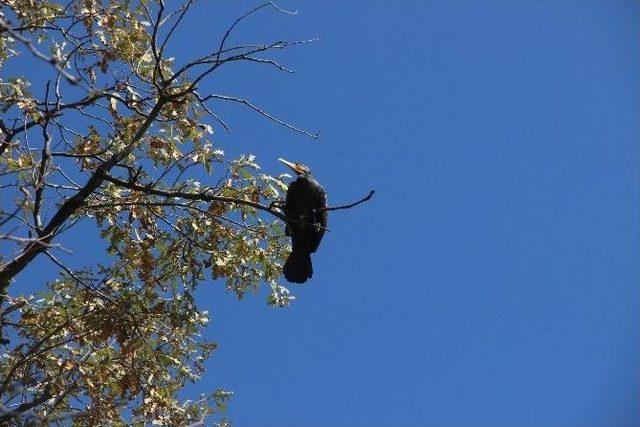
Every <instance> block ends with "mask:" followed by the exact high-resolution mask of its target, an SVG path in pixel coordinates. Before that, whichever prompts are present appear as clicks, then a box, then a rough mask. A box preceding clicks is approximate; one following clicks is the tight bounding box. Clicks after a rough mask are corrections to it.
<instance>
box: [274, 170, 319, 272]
mask: <svg viewBox="0 0 640 427" xmlns="http://www.w3.org/2000/svg"><path fill="white" fill-rule="evenodd" d="M278 161H280V162H282V163H284V164H285V165H287V166H288V167H289V168H291V170H293V171H294V172H295V173H296V175H297V176H298V177H297V178H296V180H295V181H293V182H292V183H291V184H289V188H288V189H287V196H286V198H285V202H284V208H283V211H284V216H285V219H286V223H287V224H286V227H285V234H286V235H287V236H290V237H291V249H292V250H291V253H290V254H289V257H288V258H287V260H286V261H285V263H284V266H283V267H282V271H283V273H284V277H285V278H286V279H287V281H289V282H291V283H304V282H306V281H307V280H308V279H310V278H311V276H313V266H312V264H311V254H312V253H314V252H315V251H317V250H318V246H320V241H321V240H322V237H323V236H324V232H325V230H326V229H327V217H328V211H327V209H326V208H327V193H326V192H325V190H324V188H322V186H321V185H320V184H319V183H318V181H316V179H315V178H314V176H313V175H312V174H311V169H309V167H308V166H306V165H303V164H302V163H293V162H290V161H288V160H285V159H282V158H280V159H278Z"/></svg>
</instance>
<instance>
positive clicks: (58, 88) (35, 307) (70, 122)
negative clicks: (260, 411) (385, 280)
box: [0, 0, 315, 425]
mask: <svg viewBox="0 0 640 427" xmlns="http://www.w3.org/2000/svg"><path fill="white" fill-rule="evenodd" d="M168 3H171V2H167V4H165V2H164V1H163V0H71V1H68V0H67V1H49V0H4V1H2V2H0V5H2V6H1V8H0V67H2V70H3V71H2V74H0V76H1V78H0V111H1V117H2V118H1V120H0V131H1V134H0V154H1V156H2V157H1V158H0V200H2V204H1V205H0V241H1V242H2V246H1V250H0V257H1V258H0V294H1V295H2V306H1V307H0V310H1V315H2V325H3V330H2V333H3V335H2V348H3V353H2V356H1V359H0V397H1V399H2V400H1V401H0V423H1V422H16V423H20V422H24V423H28V422H33V423H36V424H47V423H52V424H55V423H60V424H64V423H68V422H69V420H72V422H73V423H75V424H78V425H97V424H101V425H104V424H115V425H120V424H140V425H142V424H144V423H147V422H149V423H154V424H162V425H186V424H190V423H195V422H200V421H202V420H203V419H204V418H205V417H207V416H208V415H210V414H212V413H214V412H216V411H218V410H219V409H222V408H224V406H225V402H226V400H227V398H228V397H229V393H228V392H225V391H223V390H218V391H216V392H214V393H212V394H211V395H208V396H202V397H201V398H200V399H198V400H195V401H181V400H180V399H179V398H178V397H177V396H178V392H179V391H180V390H181V389H182V388H183V386H184V385H185V384H186V383H187V382H189V381H193V380H195V379H197V378H198V376H199V375H200V374H201V373H202V372H203V361H204V360H205V359H206V358H207V357H209V355H210V354H211V353H212V351H213V350H214V349H215V347H216V346H215V344H214V343H211V342H208V341H207V340H205V339H203V338H202V337H201V331H202V328H203V327H204V326H205V325H206V324H207V322H208V313H207V312H206V311H203V310H200V309H199V308H198V305H197V304H196V301H195V300H194V296H193V295H194V290H195V289H196V287H197V286H198V283H200V282H202V281H203V280H205V279H207V278H208V277H212V278H213V279H215V280H220V281H223V282H224V283H225V284H226V287H227V289H229V290H230V291H232V292H234V293H235V294H236V295H237V296H238V297H239V298H242V296H243V295H244V294H245V293H246V292H248V291H254V290H257V289H258V288H259V286H261V284H266V286H268V287H269V288H270V294H269V297H268V303H269V304H271V305H273V306H286V305H288V304H289V303H290V302H291V300H292V299H293V297H292V296H291V295H290V293H289V290H288V289H287V288H285V287H284V286H282V285H281V284H280V283H279V281H278V280H279V276H280V274H281V264H282V261H283V259H284V258H285V256H286V254H287V252H288V251H289V246H288V243H287V240H286V238H285V236H284V232H283V223H282V219H283V216H282V213H281V212H280V211H279V210H278V209H277V207H276V204H275V203H274V202H277V201H278V200H279V199H281V198H282V195H283V191H285V190H286V184H285V183H284V182H283V176H271V175H267V174H264V173H261V170H260V167H259V165H258V164H257V163H256V159H255V157H254V156H253V155H250V154H246V155H242V156H240V157H237V158H227V157H226V156H225V153H224V151H223V149H222V148H221V147H219V145H218V143H217V141H216V138H215V135H216V132H218V131H220V130H225V129H228V126H227V124H226V123H225V122H224V121H223V120H222V119H221V118H220V117H219V116H218V115H217V114H216V112H215V111H214V110H213V109H212V107H211V104H210V102H211V101H214V100H217V101H223V102H231V103H236V104H239V105H240V106H242V107H245V108H248V109H249V110H253V111H254V112H255V113H257V114H259V115H262V116H263V117H264V118H265V120H269V121H272V122H274V123H275V124H277V125H281V126H285V127H287V128H289V129H290V130H291V131H293V132H299V133H302V134H306V135H308V136H309V137H315V135H313V134H311V133H309V132H307V131H305V130H302V129H300V128H298V127H296V126H294V125H292V124H290V123H287V122H285V121H283V120H281V119H279V118H277V117H276V116H274V115H272V114H271V113H269V112H267V111H266V110H263V109H262V108H260V107H258V106H256V105H254V104H253V103H252V102H250V101H248V100H245V99H241V98H236V97H233V96H230V95H226V94H215V93H207V94H204V93H200V92H199V85H200V83H201V82H202V81H203V80H204V79H206V78H207V77H209V76H211V75H213V74H214V73H215V71H216V70H217V69H219V68H220V67H222V66H228V65H230V64H232V63H238V62H243V63H250V64H258V65H261V66H264V65H267V66H271V67H275V68H277V69H279V70H281V71H285V72H287V71H288V70H287V69H286V68H285V67H283V66H281V65H280V64H279V63H278V62H276V61H274V60H272V59H269V58H268V57H266V56H264V55H265V54H268V53H269V52H271V51H274V50H281V49H285V48H288V47H290V46H294V45H296V44H300V43H304V42H305V41H296V42H288V41H274V42H268V43H256V44H248V45H239V46H231V45H229V40H230V36H231V34H232V32H233V31H235V30H236V29H237V27H238V26H239V25H241V24H242V23H243V21H244V20H245V19H246V18H248V17H249V16H250V15H253V14H255V13H257V12H266V11H267V10H271V11H275V12H276V13H283V14H289V12H287V11H284V10H282V9H279V8H278V7H276V6H275V5H273V4H271V3H266V4H264V5H261V6H259V7H257V8H255V9H253V10H251V11H249V12H247V13H246V14H245V15H242V16H240V17H239V18H238V19H237V20H236V21H235V22H232V23H231V25H230V26H229V27H228V28H227V29H223V30H222V34H221V39H220V41H219V42H217V43H216V44H215V45H214V46H212V48H211V51H210V52H208V53H204V55H203V56H201V57H199V58H195V59H190V60H187V61H185V58H176V59H174V58H170V57H168V56H167V54H166V50H167V46H168V44H169V43H170V41H171V37H172V35H173V34H175V31H176V29H177V28H178V27H179V26H180V23H181V22H182V20H183V17H184V16H185V14H186V13H188V12H189V10H190V9H191V8H192V6H194V3H195V1H194V0H188V1H186V2H185V3H182V4H168ZM172 7H174V8H175V9H172ZM225 31H226V32H225ZM11 61H22V64H24V63H29V64H30V66H29V67H28V68H25V71H24V72H20V73H15V75H10V76H9V75H6V74H7V73H6V72H5V71H4V70H5V69H6V67H7V66H8V65H10V63H11ZM43 76H45V77H43ZM202 173H206V174H209V176H210V178H209V179H207V182H211V183H216V184H215V185H211V186H207V185H203V184H201V183H199V182H197V181H196V179H195V178H194V177H197V176H199V175H200V174H202ZM83 222H84V223H86V222H93V223H95V226H96V228H97V232H96V233H99V236H100V237H101V238H102V239H104V241H105V242H106V244H107V247H108V249H107V252H108V255H106V256H104V257H101V262H100V263H99V264H96V265H91V266H87V267H83V268H77V267H75V268H71V267H69V266H67V265H65V263H64V260H63V257H62V256H60V253H61V250H64V249H65V248H63V247H61V245H60V239H59V237H60V236H61V234H62V233H64V232H65V231H66V230H68V229H69V228H71V227H74V226H76V225H77V224H80V223H83ZM69 249H74V250H83V249H84V248H69ZM34 260H37V261H38V263H40V262H51V263H52V264H53V265H55V266H56V268H57V269H58V270H59V275H58V276H57V277H56V278H55V279H53V280H52V281H51V282H49V283H48V284H47V285H46V288H45V289H42V290H41V292H39V293H38V294H37V295H35V294H29V293H25V292H24V290H23V289H21V288H23V285H24V284H23V283H21V280H20V278H21V275H20V272H21V271H22V270H24V269H25V268H33V265H32V262H33V261H34Z"/></svg>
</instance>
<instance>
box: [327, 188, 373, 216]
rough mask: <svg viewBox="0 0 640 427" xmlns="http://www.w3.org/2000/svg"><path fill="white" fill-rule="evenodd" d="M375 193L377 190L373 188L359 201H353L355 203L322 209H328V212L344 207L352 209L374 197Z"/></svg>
mask: <svg viewBox="0 0 640 427" xmlns="http://www.w3.org/2000/svg"><path fill="white" fill-rule="evenodd" d="M374 194H376V190H371V191H369V194H367V195H366V196H365V197H363V198H362V199H360V200H358V201H357V202H353V203H350V204H348V205H342V206H334V207H327V208H324V209H321V211H323V212H324V211H327V212H328V211H339V210H342V209H351V208H353V207H356V206H358V205H359V204H361V203H364V202H366V201H369V200H370V199H371V198H372V197H373V195H374Z"/></svg>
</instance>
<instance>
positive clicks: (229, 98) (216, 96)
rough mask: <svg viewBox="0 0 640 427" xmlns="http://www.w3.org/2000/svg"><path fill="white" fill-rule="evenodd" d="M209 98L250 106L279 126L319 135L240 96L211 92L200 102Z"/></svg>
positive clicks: (315, 137)
mask: <svg viewBox="0 0 640 427" xmlns="http://www.w3.org/2000/svg"><path fill="white" fill-rule="evenodd" d="M210 99H221V100H224V101H233V102H237V103H239V104H244V105H246V106H247V107H249V108H251V109H252V110H253V111H256V112H258V113H259V114H261V115H263V116H264V117H266V118H268V119H269V120H271V121H272V122H275V123H277V124H279V125H281V126H284V127H286V128H287V129H291V130H293V131H296V132H298V133H301V134H303V135H306V136H309V137H311V138H313V139H317V138H318V136H319V135H320V133H319V132H316V133H311V132H308V131H306V130H304V129H300V128H298V127H296V126H294V125H292V124H290V123H287V122H285V121H284V120H281V119H279V118H277V117H275V116H273V115H272V114H270V113H269V112H267V111H265V110H263V109H262V108H260V107H258V106H256V105H255V104H252V103H251V102H249V101H248V100H246V99H242V98H236V97H235V96H229V95H220V94H212V95H207V96H205V97H204V98H202V102H206V101H208V100H210Z"/></svg>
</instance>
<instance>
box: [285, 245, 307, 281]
mask: <svg viewBox="0 0 640 427" xmlns="http://www.w3.org/2000/svg"><path fill="white" fill-rule="evenodd" d="M282 271H283V273H284V277H285V278H286V279H287V281H289V282H292V283H304V282H306V281H307V279H310V278H311V276H313V267H312V266H311V254H310V253H309V252H291V254H289V258H287V261H286V262H285V263H284V267H282Z"/></svg>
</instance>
